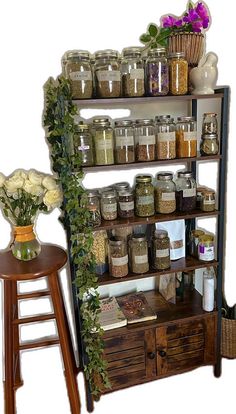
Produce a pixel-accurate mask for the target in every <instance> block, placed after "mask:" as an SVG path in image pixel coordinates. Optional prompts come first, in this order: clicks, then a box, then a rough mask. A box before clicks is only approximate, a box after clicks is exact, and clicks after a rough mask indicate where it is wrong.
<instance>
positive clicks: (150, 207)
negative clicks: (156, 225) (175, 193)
mask: <svg viewBox="0 0 236 414" xmlns="http://www.w3.org/2000/svg"><path fill="white" fill-rule="evenodd" d="M135 214H136V216H138V217H150V216H153V215H154V214H155V209H154V187H153V184H152V177H151V176H149V175H138V176H137V177H136V186H135Z"/></svg>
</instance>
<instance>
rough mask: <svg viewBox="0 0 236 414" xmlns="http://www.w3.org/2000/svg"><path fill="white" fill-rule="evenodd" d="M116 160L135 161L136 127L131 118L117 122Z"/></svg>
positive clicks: (115, 132)
mask: <svg viewBox="0 0 236 414" xmlns="http://www.w3.org/2000/svg"><path fill="white" fill-rule="evenodd" d="M114 135H115V160H116V163H117V164H129V163H131V162H134V161H135V151H134V128H133V122H132V121H130V120H124V121H116V122H115V129H114Z"/></svg>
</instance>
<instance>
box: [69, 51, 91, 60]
mask: <svg viewBox="0 0 236 414" xmlns="http://www.w3.org/2000/svg"><path fill="white" fill-rule="evenodd" d="M89 57H90V53H89V51H88V50H69V51H68V52H66V58H67V59H69V60H70V59H76V58H81V59H89Z"/></svg>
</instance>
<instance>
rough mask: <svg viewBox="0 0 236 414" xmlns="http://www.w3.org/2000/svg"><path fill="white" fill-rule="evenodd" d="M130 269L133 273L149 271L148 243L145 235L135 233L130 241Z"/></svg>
mask: <svg viewBox="0 0 236 414" xmlns="http://www.w3.org/2000/svg"><path fill="white" fill-rule="evenodd" d="M129 258H130V270H131V272H133V273H139V274H141V273H146V272H148V271H149V263H148V243H147V239H146V236H145V235H142V236H141V235H139V234H136V235H133V236H132V238H131V239H130V241H129Z"/></svg>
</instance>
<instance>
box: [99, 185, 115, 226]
mask: <svg viewBox="0 0 236 414" xmlns="http://www.w3.org/2000/svg"><path fill="white" fill-rule="evenodd" d="M101 213H102V218H103V219H104V220H115V219H116V218H117V198H116V193H115V192H114V191H109V192H104V193H102V199H101Z"/></svg>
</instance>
